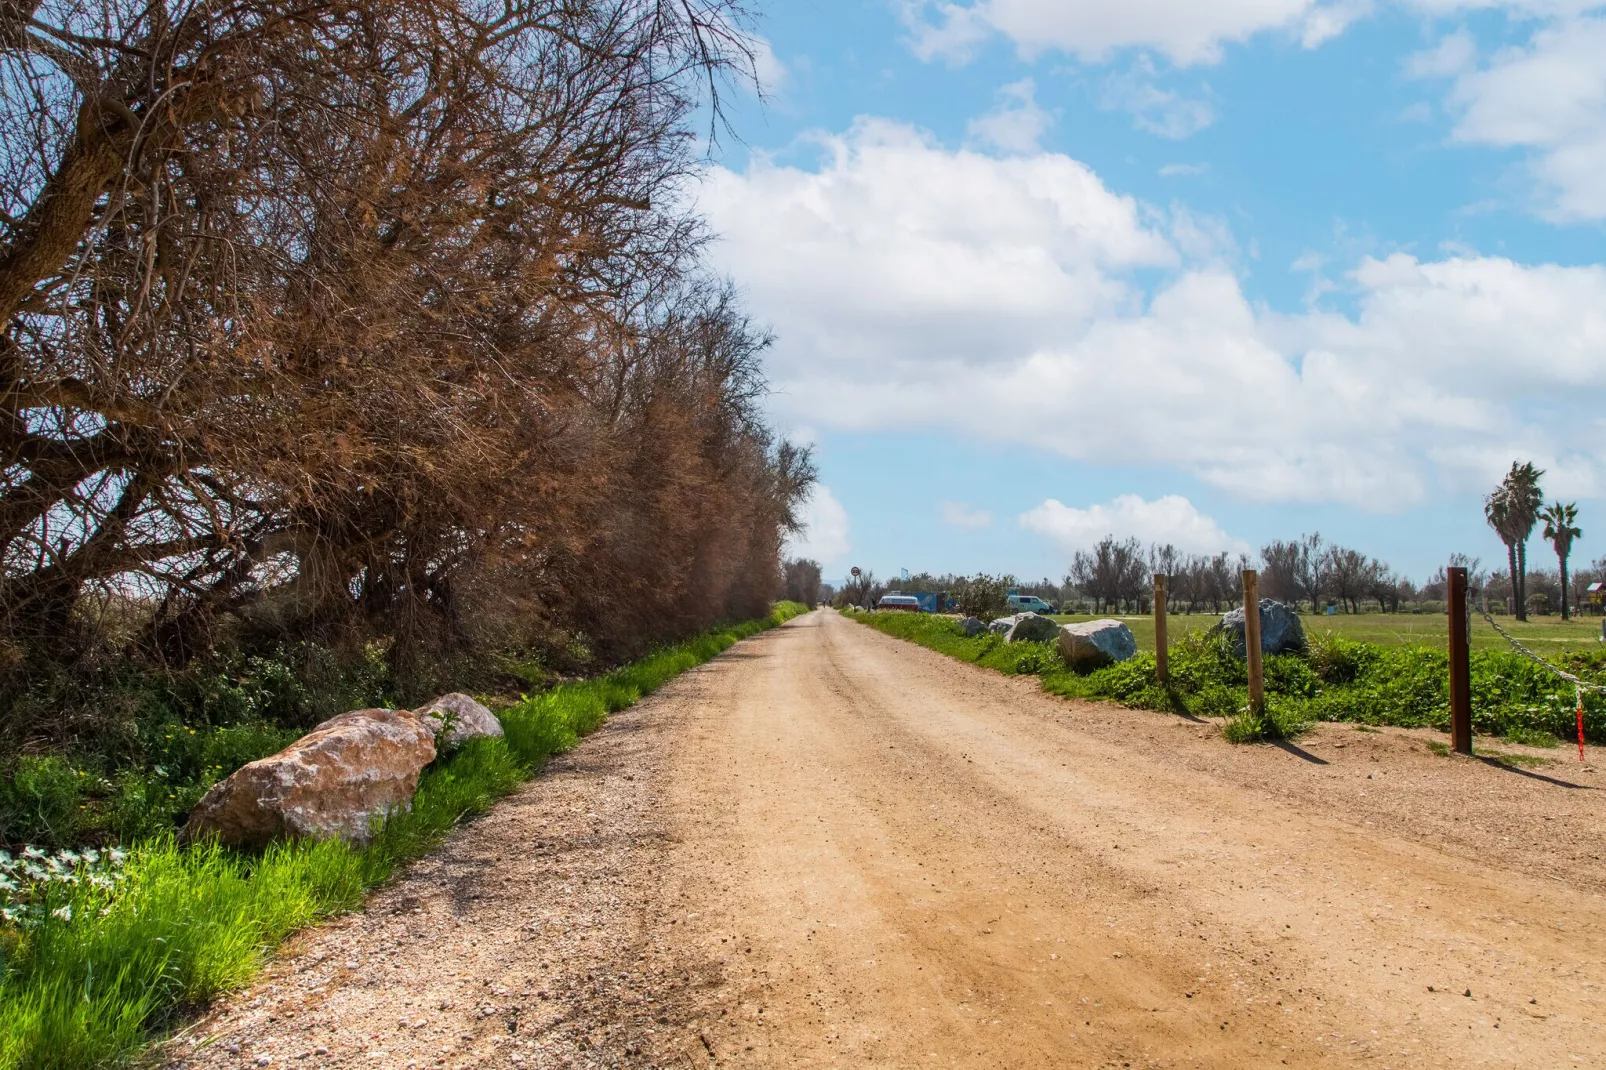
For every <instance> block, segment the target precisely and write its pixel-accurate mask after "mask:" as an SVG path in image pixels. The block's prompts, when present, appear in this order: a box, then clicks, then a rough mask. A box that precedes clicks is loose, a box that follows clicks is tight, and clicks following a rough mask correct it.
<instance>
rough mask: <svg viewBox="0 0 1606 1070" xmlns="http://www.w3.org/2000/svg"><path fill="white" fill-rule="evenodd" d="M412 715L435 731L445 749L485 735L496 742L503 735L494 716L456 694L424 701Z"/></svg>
mask: <svg viewBox="0 0 1606 1070" xmlns="http://www.w3.org/2000/svg"><path fill="white" fill-rule="evenodd" d="M413 712H414V713H416V714H418V716H420V717H422V718H423V719H424V723H425V724H427V725H429V726H430V728H432V729H434V731H435V734H436V736H438V737H439V738H440V742H441V745H442V746H445V747H456V746H458V745H459V744H462V743H464V742H466V741H468V740H471V739H480V738H483V737H486V736H490V737H493V738H497V739H500V738H501V736H502V722H501V721H498V720H497V719H496V714H494V713H492V712H491V711H490V710H488V709H486V708H485V707H484V706H482V705H480V704H479V703H478V702H475V701H474V700H473V699H471V698H469V697H468V696H467V695H465V694H462V693H461V692H458V691H453V692H452V693H451V694H449V695H442V696H441V697H440V698H438V699H435V700H434V701H433V702H426V703H425V704H424V705H422V706H420V707H418V709H416V710H414V711H413Z"/></svg>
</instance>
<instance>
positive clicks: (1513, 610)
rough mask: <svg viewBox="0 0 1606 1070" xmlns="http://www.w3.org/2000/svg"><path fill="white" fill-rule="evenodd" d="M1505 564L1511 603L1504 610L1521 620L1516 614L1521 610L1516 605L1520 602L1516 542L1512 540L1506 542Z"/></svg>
mask: <svg viewBox="0 0 1606 1070" xmlns="http://www.w3.org/2000/svg"><path fill="white" fill-rule="evenodd" d="M1506 564H1507V566H1508V567H1509V569H1510V574H1511V601H1512V603H1513V604H1512V605H1509V606H1507V607H1506V612H1508V613H1510V614H1512V615H1513V616H1516V617H1517V619H1518V620H1521V619H1522V618H1521V617H1520V616H1519V615H1518V614H1520V612H1521V611H1520V610H1518V609H1517V605H1519V604H1520V601H1519V599H1520V595H1519V593H1518V587H1517V544H1516V543H1514V542H1508V543H1506Z"/></svg>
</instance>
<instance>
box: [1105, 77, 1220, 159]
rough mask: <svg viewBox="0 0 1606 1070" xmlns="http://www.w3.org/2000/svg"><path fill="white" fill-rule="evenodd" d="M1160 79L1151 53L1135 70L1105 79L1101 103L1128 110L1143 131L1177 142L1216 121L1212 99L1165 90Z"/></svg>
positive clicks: (1115, 109)
mask: <svg viewBox="0 0 1606 1070" xmlns="http://www.w3.org/2000/svg"><path fill="white" fill-rule="evenodd" d="M1156 78H1157V73H1156V71H1155V68H1154V64H1153V62H1152V61H1150V60H1149V58H1148V57H1147V56H1142V57H1139V59H1138V62H1137V63H1135V64H1134V65H1133V67H1132V69H1131V70H1129V71H1125V72H1122V73H1120V74H1113V75H1111V76H1110V77H1109V78H1108V79H1106V80H1105V83H1104V88H1103V91H1102V92H1101V93H1100V94H1099V106H1100V107H1101V108H1103V109H1105V110H1106V111H1124V112H1128V113H1130V114H1131V116H1132V123H1133V125H1134V126H1136V127H1137V128H1138V129H1139V130H1145V131H1147V132H1149V133H1151V134H1157V135H1159V136H1160V137H1164V138H1170V139H1172V140H1174V141H1175V140H1181V139H1182V138H1186V137H1192V136H1193V135H1194V134H1197V133H1198V132H1199V131H1201V130H1203V129H1204V128H1205V127H1207V126H1209V125H1210V124H1211V123H1213V122H1215V121H1216V110H1215V108H1214V107H1212V106H1211V104H1210V102H1209V101H1207V100H1202V99H1198V98H1192V97H1187V96H1184V95H1182V94H1180V93H1177V92H1176V91H1174V90H1170V89H1163V88H1161V87H1160V85H1159V83H1158V81H1157V80H1156Z"/></svg>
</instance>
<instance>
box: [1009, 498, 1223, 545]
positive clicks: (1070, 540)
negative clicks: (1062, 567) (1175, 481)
mask: <svg viewBox="0 0 1606 1070" xmlns="http://www.w3.org/2000/svg"><path fill="white" fill-rule="evenodd" d="M1020 525H1021V527H1023V528H1026V529H1027V530H1028V531H1036V532H1040V533H1042V534H1044V535H1048V536H1051V537H1052V538H1053V539H1055V540H1056V541H1057V542H1059V544H1060V545H1061V546H1063V547H1065V548H1066V549H1067V550H1084V549H1087V548H1088V547H1090V546H1092V545H1093V544H1095V543H1097V542H1098V541H1099V540H1100V539H1102V538H1104V536H1106V535H1113V536H1115V537H1116V538H1118V539H1126V538H1135V539H1137V540H1138V541H1139V542H1141V543H1144V544H1148V543H1151V542H1153V543H1161V544H1164V543H1170V544H1171V545H1173V546H1175V547H1176V548H1177V549H1178V550H1181V551H1182V552H1184V553H1193V554H1214V553H1218V552H1220V551H1222V550H1229V551H1231V552H1233V553H1238V552H1244V553H1247V552H1248V551H1249V544H1248V543H1246V542H1244V541H1243V540H1242V539H1236V538H1233V537H1232V536H1231V535H1228V534H1227V533H1226V532H1225V531H1223V530H1221V526H1220V525H1219V524H1217V523H1216V522H1215V521H1214V520H1212V519H1210V518H1209V517H1208V516H1205V515H1204V514H1202V513H1200V512H1199V510H1198V509H1197V508H1195V507H1194V504H1193V503H1192V502H1190V501H1189V500H1188V499H1187V498H1184V497H1182V496H1181V495H1180V494H1167V495H1166V496H1164V497H1162V498H1156V499H1155V500H1154V501H1152V502H1151V501H1145V500H1144V499H1142V498H1141V497H1139V496H1138V495H1136V494H1122V495H1120V496H1119V497H1117V498H1115V499H1114V500H1113V501H1111V502H1108V503H1105V504H1102V505H1090V506H1088V507H1087V508H1086V509H1075V508H1072V507H1071V506H1068V505H1065V504H1063V503H1061V502H1060V501H1058V500H1056V499H1054V498H1049V499H1048V500H1047V501H1045V502H1043V504H1042V505H1039V506H1038V507H1037V508H1035V509H1031V510H1029V511H1027V512H1024V513H1022V514H1021V515H1020Z"/></svg>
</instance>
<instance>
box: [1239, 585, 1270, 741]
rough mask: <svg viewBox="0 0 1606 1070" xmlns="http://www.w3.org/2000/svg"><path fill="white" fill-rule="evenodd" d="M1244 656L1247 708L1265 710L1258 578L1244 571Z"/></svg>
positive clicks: (1256, 710)
mask: <svg viewBox="0 0 1606 1070" xmlns="http://www.w3.org/2000/svg"><path fill="white" fill-rule="evenodd" d="M1244 655H1245V657H1246V660H1247V661H1248V663H1249V708H1250V710H1251V711H1253V712H1254V713H1261V712H1263V711H1264V710H1265V709H1266V678H1265V676H1264V675H1263V673H1262V671H1261V667H1260V577H1259V575H1257V574H1256V572H1255V570H1254V569H1252V568H1246V569H1244Z"/></svg>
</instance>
